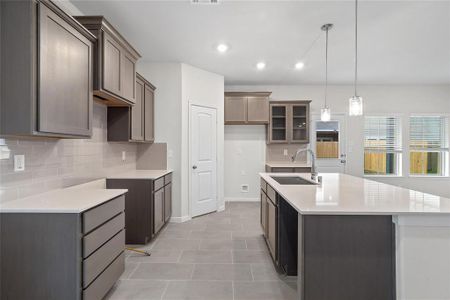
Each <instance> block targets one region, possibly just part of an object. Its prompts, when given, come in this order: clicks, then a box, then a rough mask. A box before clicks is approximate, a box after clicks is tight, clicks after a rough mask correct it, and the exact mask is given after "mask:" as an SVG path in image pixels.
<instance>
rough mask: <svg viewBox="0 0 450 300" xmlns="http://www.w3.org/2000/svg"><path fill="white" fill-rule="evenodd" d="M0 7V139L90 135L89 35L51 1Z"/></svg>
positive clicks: (91, 40)
mask: <svg viewBox="0 0 450 300" xmlns="http://www.w3.org/2000/svg"><path fill="white" fill-rule="evenodd" d="M0 5H1V6H0V8H1V9H0V11H1V17H0V22H1V24H0V25H1V26H0V27H1V28H2V30H1V41H2V43H1V46H0V47H1V51H0V53H1V66H2V67H1V69H0V72H1V74H0V75H1V76H0V78H1V79H0V80H1V87H2V88H1V89H0V93H1V96H0V99H1V101H0V113H1V115H0V122H1V124H0V128H1V132H0V135H5V136H6V135H11V136H48V137H61V138H64V137H68V138H86V137H89V136H91V132H92V109H93V107H92V106H93V85H92V67H93V43H94V41H95V37H94V36H93V35H92V34H91V33H90V32H89V31H87V30H86V29H85V28H84V27H82V26H81V25H80V24H79V23H77V22H76V21H75V20H74V19H73V18H72V17H70V16H68V15H67V14H65V13H64V12H63V11H62V10H61V9H59V8H58V7H57V6H56V5H55V4H54V3H53V2H51V1H46V0H41V1H32V0H24V1H1V2H0ZM61 49H64V51H61Z"/></svg>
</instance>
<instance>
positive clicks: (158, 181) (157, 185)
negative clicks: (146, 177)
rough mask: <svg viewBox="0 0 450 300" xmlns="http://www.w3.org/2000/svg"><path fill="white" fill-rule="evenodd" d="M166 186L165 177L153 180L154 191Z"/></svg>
mask: <svg viewBox="0 0 450 300" xmlns="http://www.w3.org/2000/svg"><path fill="white" fill-rule="evenodd" d="M163 186H164V177H160V178H158V179H155V180H154V181H153V191H157V190H159V189H160V188H162V187H163Z"/></svg>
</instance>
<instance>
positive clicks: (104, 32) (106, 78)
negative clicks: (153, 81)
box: [75, 16, 140, 106]
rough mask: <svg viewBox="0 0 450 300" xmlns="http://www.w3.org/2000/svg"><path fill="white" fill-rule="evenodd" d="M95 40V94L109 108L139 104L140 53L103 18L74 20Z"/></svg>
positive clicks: (82, 17)
mask: <svg viewBox="0 0 450 300" xmlns="http://www.w3.org/2000/svg"><path fill="white" fill-rule="evenodd" d="M75 18H76V19H77V21H79V22H80V23H81V24H82V25H83V26H85V27H86V28H87V29H88V30H90V31H91V32H92V33H93V34H94V35H95V36H96V37H97V41H96V45H95V56H94V57H95V68H94V79H95V80H94V94H95V96H97V98H98V99H101V100H102V101H103V102H104V103H105V104H107V105H110V106H130V105H133V104H134V103H135V102H136V62H137V61H138V59H139V58H140V55H139V53H138V52H137V51H136V50H135V49H134V48H133V46H132V45H130V44H129V43H128V42H127V40H126V39H125V38H124V37H123V36H122V35H121V34H120V33H119V32H118V31H117V30H116V29H115V28H114V27H113V26H112V25H111V24H110V23H109V22H108V21H107V20H106V19H105V18H104V17H103V16H77V17H75Z"/></svg>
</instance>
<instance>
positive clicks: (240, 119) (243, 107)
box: [224, 92, 271, 125]
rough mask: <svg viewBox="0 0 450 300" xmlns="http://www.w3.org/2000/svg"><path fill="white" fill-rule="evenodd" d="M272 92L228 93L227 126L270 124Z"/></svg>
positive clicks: (226, 101)
mask: <svg viewBox="0 0 450 300" xmlns="http://www.w3.org/2000/svg"><path fill="white" fill-rule="evenodd" d="M270 94H271V93H270V92H226V93H225V118H224V119H225V125H255V124H268V123H269V96H270Z"/></svg>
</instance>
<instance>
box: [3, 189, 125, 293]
mask: <svg viewBox="0 0 450 300" xmlns="http://www.w3.org/2000/svg"><path fill="white" fill-rule="evenodd" d="M61 201H64V199H62V200H61ZM120 202H123V196H119V197H117V198H114V199H111V200H109V201H107V202H105V203H103V204H101V205H99V206H97V207H95V208H91V209H89V210H87V211H85V212H81V213H67V212H61V213H59V212H52V213H34V212H27V213H1V215H0V238H1V241H0V259H1V262H2V267H1V271H0V272H1V274H0V275H1V276H0V278H1V282H2V289H1V290H0V298H1V299H46V300H47V299H48V300H60V299H65V300H81V299H102V298H103V297H104V296H105V294H106V293H107V291H108V290H109V289H111V287H112V286H113V285H114V283H115V282H116V281H117V280H118V279H119V277H120V276H121V275H122V273H123V271H124V267H125V259H124V250H125V242H124V236H123V235H124V225H125V224H124V222H123V218H121V217H120V216H123V213H124V212H123V207H122V209H121V210H119V211H117V210H116V209H115V208H117V207H120V205H119V206H117V204H118V203H120ZM93 217H95V218H96V220H98V221H95V222H94V220H93V219H91V218H93ZM85 220H89V221H88V222H87V223H86V222H84V221H85ZM83 223H84V225H83ZM87 224H89V225H87ZM91 225H92V226H91Z"/></svg>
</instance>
